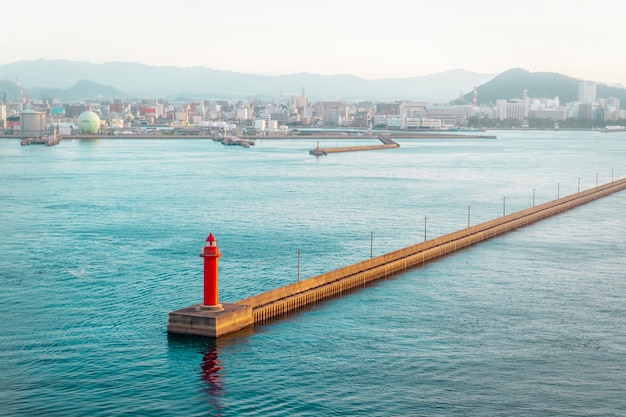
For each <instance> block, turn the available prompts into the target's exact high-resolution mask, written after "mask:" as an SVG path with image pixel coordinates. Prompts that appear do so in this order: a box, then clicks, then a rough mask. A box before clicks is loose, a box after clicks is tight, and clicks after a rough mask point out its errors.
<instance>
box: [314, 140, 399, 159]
mask: <svg viewBox="0 0 626 417" xmlns="http://www.w3.org/2000/svg"><path fill="white" fill-rule="evenodd" d="M377 139H378V140H379V141H381V142H382V145H363V146H340V147H335V148H320V144H319V142H317V147H316V148H315V149H312V150H310V151H309V153H310V154H311V155H315V156H322V155H328V154H329V153H341V152H357V151H375V150H379V149H393V148H399V147H400V144H398V143H397V142H396V141H395V140H393V139H391V138H390V137H389V136H383V135H378V136H377Z"/></svg>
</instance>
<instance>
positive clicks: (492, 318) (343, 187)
mask: <svg viewBox="0 0 626 417" xmlns="http://www.w3.org/2000/svg"><path fill="white" fill-rule="evenodd" d="M494 133H496V134H498V136H499V137H500V139H501V140H497V141H488V140H487V141H483V140H469V141H458V140H454V139H450V140H428V141H409V140H406V141H398V142H400V144H401V145H402V147H401V148H399V149H396V150H389V151H378V152H354V153H344V154H337V155H330V156H331V157H329V158H328V157H326V158H315V157H312V156H311V155H309V154H308V151H309V150H310V149H312V148H313V147H314V143H315V142H314V140H312V139H309V140H300V139H291V140H285V141H283V140H275V141H264V142H262V143H260V142H258V141H257V145H256V146H255V147H251V148H250V149H244V148H241V147H227V146H222V145H221V144H218V143H215V142H212V141H210V140H209V141H206V140H163V139H158V140H141V141H135V140H115V139H112V140H99V141H90V140H85V141H80V140H66V139H64V140H63V141H62V142H61V144H60V145H59V146H56V147H54V148H44V147H43V146H42V147H37V146H26V147H20V145H19V139H12V140H0V153H1V154H2V161H3V168H4V169H2V170H0V177H1V180H2V181H1V182H2V184H3V193H4V198H2V199H0V200H1V202H2V206H3V213H4V217H5V218H6V220H7V221H4V222H2V224H0V229H1V232H2V236H3V239H2V241H1V242H0V247H1V250H2V253H3V256H4V260H5V262H3V263H2V276H3V280H2V285H1V287H2V291H0V292H1V293H2V296H3V300H4V302H2V303H0V309H1V310H2V316H3V317H4V318H5V320H4V321H3V323H4V327H3V334H4V337H3V338H2V341H0V345H1V348H0V357H1V359H2V361H3V363H5V364H6V366H5V369H4V371H3V372H4V373H3V377H4V379H5V381H6V382H7V383H6V384H4V385H3V388H2V389H3V394H4V395H3V398H4V400H3V407H2V410H8V413H9V414H13V415H80V414H84V413H89V414H90V415H92V416H97V417H105V416H108V415H112V414H116V415H127V414H134V415H155V414H157V415H174V416H179V415H180V416H194V415H218V414H222V415H224V416H231V415H235V416H244V415H264V416H287V415H294V414H301V415H304V414H310V415H313V414H316V415H325V414H333V413H335V414H337V413H339V412H341V413H342V414H344V415H362V414H364V413H368V414H370V415H376V414H377V413H378V414H382V415H398V416H404V415H412V414H415V413H416V410H417V412H418V413H421V414H423V415H438V414H442V413H443V414H448V415H455V416H456V415H458V416H462V415H468V414H472V413H474V414H480V415H501V414H502V412H501V410H502V405H503V404H504V405H506V407H507V410H508V412H509V414H511V413H512V414H523V415H526V414H529V413H532V414H536V415H542V414H546V413H548V414H552V415H554V416H558V417H565V416H571V415H576V414H577V413H578V414H581V413H583V414H593V413H594V412H595V411H596V410H599V409H602V410H605V411H606V412H607V414H613V415H619V414H620V410H622V409H624V407H625V406H626V400H624V399H623V398H622V397H621V396H619V395H617V394H616V395H615V396H614V398H613V400H612V401H611V402H610V403H607V396H606V393H607V392H614V391H615V387H621V386H624V384H626V374H625V373H624V372H623V369H624V366H625V365H626V358H624V355H623V352H622V350H621V349H620V347H621V346H624V336H625V334H624V329H626V313H625V312H624V309H625V308H626V303H624V300H625V299H626V298H625V297H626V281H625V280H624V271H626V259H625V258H624V256H623V254H624V253H626V241H625V240H624V239H623V237H624V236H626V221H624V220H623V218H622V217H623V216H622V212H623V208H624V204H625V202H626V200H625V198H626V191H622V192H618V193H615V194H612V195H610V196H607V197H604V198H601V199H598V200H595V201H594V202H590V203H588V204H584V205H582V206H579V207H577V208H575V209H573V210H569V211H566V212H563V213H561V214H559V215H555V216H552V217H549V218H546V219H544V220H542V221H539V222H536V223H534V224H532V225H531V226H529V227H521V228H518V229H516V230H515V231H513V232H509V233H505V234H502V235H500V236H498V237H496V238H493V239H489V240H485V241H483V242H482V243H480V244H477V245H472V246H471V247H466V248H464V249H461V250H457V252H455V253H451V254H449V255H445V256H441V257H438V258H436V259H434V260H431V261H429V262H427V263H425V264H422V265H421V266H417V267H414V268H408V269H407V270H406V272H404V271H399V272H398V273H395V274H391V275H389V276H388V277H387V278H381V279H378V280H375V281H371V282H370V283H368V284H365V285H364V286H361V287H355V288H354V289H351V290H348V291H349V295H348V294H347V293H341V294H337V295H335V296H332V297H329V298H325V299H320V300H319V301H317V302H316V303H312V304H307V305H306V306H303V307H302V308H301V309H295V310H292V311H290V312H289V313H287V314H285V315H281V316H277V317H275V318H270V319H267V320H264V321H259V322H258V323H256V324H253V325H250V326H248V327H247V328H245V329H242V330H241V331H237V332H233V333H229V334H227V335H225V336H221V337H218V338H216V339H214V338H210V337H198V336H185V335H179V334H168V333H167V324H168V313H169V312H171V311H175V310H178V309H181V308H183V307H185V306H191V305H195V304H198V303H203V259H202V258H200V257H199V256H198V255H199V253H200V252H202V246H203V245H204V243H205V238H206V237H207V235H208V234H209V232H211V231H212V232H213V233H214V234H215V236H216V238H217V239H218V244H219V247H220V249H221V250H222V252H223V257H222V258H220V260H219V262H220V263H219V279H220V281H219V284H220V285H219V290H220V301H219V302H220V303H222V304H223V305H224V304H234V303H235V302H238V301H243V300H246V299H248V298H251V297H254V296H257V295H260V294H263V293H266V292H268V291H270V290H273V289H278V288H282V287H285V286H287V285H291V284H293V283H297V281H298V250H300V258H299V259H300V265H299V267H300V268H299V270H300V278H301V281H305V280H306V279H309V278H310V277H316V276H319V275H322V274H325V273H327V272H330V271H335V270H338V269H341V268H343V267H345V266H349V265H353V264H357V263H359V262H362V261H366V260H369V259H370V256H371V255H373V257H372V259H373V258H377V257H379V256H381V255H383V254H388V253H393V252H396V251H397V250H400V249H403V248H407V247H410V246H412V245H414V244H417V243H422V242H423V241H424V239H425V238H424V231H425V230H424V225H425V223H424V218H425V217H426V216H427V217H428V230H427V232H428V233H427V235H428V236H427V239H428V240H431V239H433V238H438V237H441V236H444V235H446V234H449V233H452V232H455V231H458V230H462V229H464V228H466V227H467V225H468V206H470V205H471V222H470V225H471V226H475V225H478V224H481V223H484V222H486V221H489V220H493V219H496V218H498V217H500V216H501V215H502V214H503V196H506V213H507V214H509V213H514V212H518V211H520V210H524V209H527V208H530V207H531V206H532V204H533V194H536V195H535V196H534V197H535V200H536V204H537V205H540V204H542V203H544V202H547V201H551V200H554V199H556V198H557V194H558V191H559V190H558V189H557V182H560V195H561V197H563V196H565V195H570V194H574V193H576V191H577V188H578V187H577V186H578V178H579V177H580V189H581V190H585V189H589V188H592V187H595V186H596V180H597V182H598V183H599V184H605V183H608V182H610V181H611V179H612V168H615V178H616V179H618V178H624V177H625V176H626V172H625V171H624V166H626V161H625V158H626V155H625V154H624V152H623V140H622V139H621V138H619V137H617V136H615V135H606V134H604V133H602V132H554V131H549V132H524V131H498V132H494ZM332 142H334V141H327V142H324V141H322V142H321V143H322V144H324V143H327V144H328V145H330V144H334V143H332ZM345 143H346V144H353V143H354V140H347V141H345ZM359 143H361V142H360V141H359ZM363 143H365V142H363ZM340 144H341V142H340ZM555 153H558V156H559V157H558V158H556V157H555ZM596 173H598V176H596ZM534 189H536V193H534V192H533V190H534ZM372 232H373V245H372ZM372 249H373V250H372ZM267 308H269V306H268V307H267ZM262 309H263V307H259V309H258V311H259V312H260V311H261V310H262ZM250 314H251V315H252V313H250ZM374 377H375V378H377V380H381V378H382V379H384V383H380V384H372V383H371V381H372V380H373V379H372V378H374ZM303 381H304V383H303ZM559 381H560V382H559ZM129 387H135V389H132V390H131V389H129ZM286 387H289V388H288V389H286ZM357 387H358V388H357ZM357 389H358V393H356V394H355V392H356V390H357ZM415 392H418V394H416V395H414V393H415ZM450 392H453V393H454V394H455V395H450ZM580 392H585V395H584V396H581V395H580ZM487 395H488V396H487ZM536 400H537V401H536ZM539 400H541V401H539ZM538 403H540V404H541V407H539V408H533V405H534V404H538ZM277 410H279V411H277ZM307 410H308V411H307ZM377 410H381V411H380V412H378V411H377Z"/></svg>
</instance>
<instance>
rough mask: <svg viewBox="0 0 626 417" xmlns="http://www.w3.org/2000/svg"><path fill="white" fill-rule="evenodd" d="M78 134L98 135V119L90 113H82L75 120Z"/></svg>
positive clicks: (94, 114)
mask: <svg viewBox="0 0 626 417" xmlns="http://www.w3.org/2000/svg"><path fill="white" fill-rule="evenodd" d="M76 124H77V125H78V130H79V132H80V133H98V132H99V131H100V118H99V117H98V115H97V114H96V113H94V112H92V111H84V112H82V113H81V114H80V116H78V119H77V120H76Z"/></svg>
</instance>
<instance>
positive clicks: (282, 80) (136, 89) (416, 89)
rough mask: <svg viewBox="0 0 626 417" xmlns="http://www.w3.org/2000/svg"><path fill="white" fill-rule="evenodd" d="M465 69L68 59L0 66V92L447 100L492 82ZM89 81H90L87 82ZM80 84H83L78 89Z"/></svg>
mask: <svg viewBox="0 0 626 417" xmlns="http://www.w3.org/2000/svg"><path fill="white" fill-rule="evenodd" d="M493 76H494V74H479V73H475V72H471V71H465V70H461V69H457V70H451V71H446V72H442V73H438V74H433V75H427V76H417V77H411V78H388V79H381V80H366V79H363V78H359V77H356V76H353V75H345V74H340V75H318V74H311V73H298V74H290V75H278V76H267V75H257V74H242V73H237V72H231V71H220V70H214V69H210V68H205V67H190V68H183V67H171V66H170V67H158V66H148V65H144V64H140V63H129V62H108V63H103V64H93V63H88V62H78V61H67V60H45V59H39V60H33V61H19V62H15V63H12V64H5V65H0V80H4V82H3V81H0V91H4V92H7V97H11V98H12V97H14V96H15V95H17V94H18V90H17V86H16V85H15V84H16V83H15V80H16V78H19V81H20V84H21V85H22V87H23V89H24V92H25V94H26V95H28V96H29V97H31V98H45V97H54V98H59V99H62V100H68V99H71V100H74V99H77V98H78V96H79V95H80V94H81V92H82V91H83V90H84V95H83V97H82V98H93V97H94V95H93V94H95V95H97V96H103V97H108V98H157V97H158V98H168V99H176V98H181V99H202V98H249V97H252V96H254V97H272V98H279V97H280V96H281V93H282V94H283V95H284V97H286V98H288V97H290V96H291V95H294V94H302V91H303V90H304V92H305V95H306V96H307V97H309V98H312V99H315V100H322V99H325V100H339V99H343V100H374V99H375V100H389V101H391V100H423V101H432V102H447V101H450V100H451V99H454V98H457V97H459V95H460V94H461V92H462V91H469V90H471V89H472V88H473V87H474V86H475V85H480V84H483V83H485V82H486V81H488V80H490V79H491V78H493ZM87 80H88V81H87ZM77 83H79V85H77Z"/></svg>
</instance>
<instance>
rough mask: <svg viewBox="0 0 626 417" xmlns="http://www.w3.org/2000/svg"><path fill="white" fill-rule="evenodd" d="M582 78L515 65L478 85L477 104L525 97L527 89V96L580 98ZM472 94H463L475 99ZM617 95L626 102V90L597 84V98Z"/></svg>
mask: <svg viewBox="0 0 626 417" xmlns="http://www.w3.org/2000/svg"><path fill="white" fill-rule="evenodd" d="M581 81H582V80H579V79H576V78H572V77H568V76H566V75H563V74H558V73H554V72H529V71H526V70H524V69H521V68H514V69H510V70H508V71H505V72H503V73H502V74H500V75H497V76H496V77H494V78H493V79H492V80H490V81H488V82H487V83H485V84H483V85H481V86H479V87H478V88H477V93H478V97H477V101H478V104H485V103H495V102H496V100H498V99H513V98H522V97H523V94H524V89H526V90H527V94H528V97H531V98H533V97H535V98H543V97H546V98H555V97H558V98H559V101H560V102H561V103H567V102H569V101H577V100H578V86H579V84H580V82H581ZM472 94H473V93H469V94H466V95H465V96H464V98H465V99H466V101H471V100H472ZM611 96H612V97H617V98H619V99H620V100H621V102H622V103H626V89H624V88H620V87H614V86H608V85H605V84H601V83H598V85H597V97H598V98H608V97H611Z"/></svg>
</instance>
